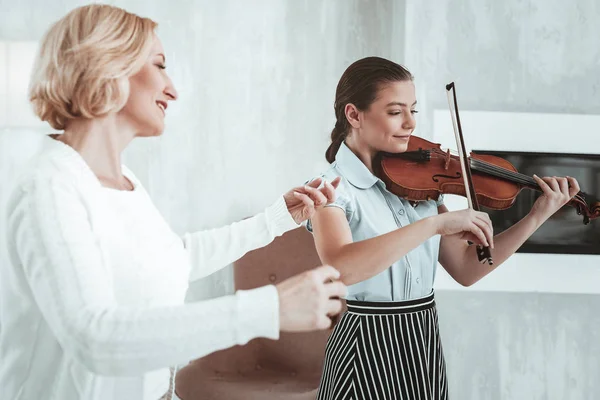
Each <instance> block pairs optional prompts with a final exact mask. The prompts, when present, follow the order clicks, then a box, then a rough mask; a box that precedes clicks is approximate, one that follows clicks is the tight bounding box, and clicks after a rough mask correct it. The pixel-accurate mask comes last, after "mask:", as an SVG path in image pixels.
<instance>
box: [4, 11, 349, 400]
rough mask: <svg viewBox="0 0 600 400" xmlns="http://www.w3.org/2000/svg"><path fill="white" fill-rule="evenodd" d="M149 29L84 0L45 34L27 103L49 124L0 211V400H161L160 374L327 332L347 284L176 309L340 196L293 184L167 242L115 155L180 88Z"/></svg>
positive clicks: (158, 122)
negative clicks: (196, 286)
mask: <svg viewBox="0 0 600 400" xmlns="http://www.w3.org/2000/svg"><path fill="white" fill-rule="evenodd" d="M155 26H156V23H155V22H153V21H151V20H149V19H147V18H141V17H139V16H137V15H134V14H131V13H128V12H126V11H124V10H122V9H119V8H116V7H112V6H106V5H90V6H86V7H81V8H78V9H75V10H74V11H72V12H70V13H69V14H68V15H66V16H65V17H63V18H62V19H61V20H59V21H58V22H56V23H55V24H54V25H53V26H52V27H51V28H50V30H49V32H48V33H47V34H46V36H45V38H44V39H43V41H42V44H41V50H40V53H39V55H38V58H37V61H36V65H35V67H34V71H35V72H34V76H33V78H32V82H31V88H30V98H31V101H32V103H33V106H34V109H35V112H36V113H37V115H38V116H39V117H40V119H42V120H43V121H47V122H48V123H49V124H50V125H51V126H52V127H53V128H54V129H57V130H62V131H64V133H63V134H60V135H49V136H48V137H47V139H46V142H47V143H46V148H45V150H44V151H43V152H42V154H40V156H39V157H38V158H37V159H36V161H35V162H34V164H33V165H32V167H31V168H30V169H29V170H28V171H27V172H26V173H25V174H24V175H23V177H22V178H21V179H20V180H19V183H18V185H17V187H16V188H15V190H14V192H13V195H12V197H11V200H10V202H9V205H8V225H9V227H8V229H9V230H8V233H9V234H8V240H9V243H8V249H9V252H10V259H11V265H9V266H2V269H1V271H2V277H1V279H0V282H1V285H2V287H1V288H0V296H2V301H1V302H0V303H1V304H2V305H3V307H4V309H2V310H1V312H0V318H1V319H2V321H1V325H2V336H0V359H1V360H2V362H1V363H0V388H1V389H0V391H1V394H2V396H0V397H2V398H4V399H12V400H16V399H61V400H63V399H86V400H93V399H128V400H132V399H142V398H144V399H146V398H148V399H157V398H159V397H161V396H162V395H163V394H164V393H165V392H166V391H167V389H168V388H169V381H170V378H171V379H172V376H170V374H169V366H173V365H176V364H178V363H184V362H187V361H188V360H190V359H193V358H198V357H201V356H204V355H206V354H208V353H211V352H214V351H216V350H220V349H223V348H226V347H230V346H233V345H237V344H244V343H246V342H248V341H249V340H251V339H253V338H257V337H265V338H271V339H277V338H278V335H279V332H280V331H303V330H313V329H325V328H327V327H329V325H330V319H329V318H328V317H329V316H332V315H335V314H337V313H338V312H339V311H340V309H341V303H340V301H339V300H336V299H335V298H337V297H341V296H344V295H345V286H344V285H343V284H342V283H340V282H336V280H337V278H338V276H339V274H338V272H337V271H336V270H335V269H333V268H332V267H328V266H324V267H320V268H318V269H315V270H312V271H309V272H308V273H305V274H302V275H301V276H297V277H294V278H291V279H289V280H288V281H285V282H282V283H281V284H279V285H277V286H273V285H269V286H265V287H261V288H258V289H254V290H248V291H238V292H237V293H236V294H235V295H232V296H226V297H222V298H217V299H213V300H209V301H204V302H198V303H194V304H185V305H184V304H183V302H184V295H185V292H186V290H187V288H188V282H189V281H190V280H194V279H198V278H201V277H203V276H206V275H209V274H211V273H213V272H215V271H217V270H218V269H220V268H222V267H224V266H226V265H228V264H230V263H231V262H232V261H234V260H236V259H238V258H240V257H241V256H242V255H243V254H245V253H246V252H247V251H249V250H252V249H255V248H258V247H261V246H264V245H266V244H268V243H269V242H271V241H272V240H273V239H274V237H276V236H279V235H281V234H283V233H284V232H286V231H288V230H290V229H294V228H296V227H298V226H299V224H300V223H301V222H302V221H304V220H305V219H306V218H308V217H310V216H311V215H312V214H313V212H314V210H315V207H317V208H318V207H322V206H323V205H325V204H327V203H329V202H331V201H333V197H334V190H335V186H337V183H338V182H339V180H335V181H332V182H331V183H327V182H325V183H323V184H322V185H321V182H317V183H315V184H314V185H312V186H304V187H299V188H295V189H292V190H291V191H289V192H288V193H286V194H285V195H283V196H281V197H280V198H279V199H277V201H276V202H274V204H273V205H271V206H270V207H268V208H267V209H266V210H265V211H264V212H263V213H261V214H258V215H256V216H255V217H253V218H250V219H247V220H244V221H242V222H239V223H236V224H233V225H230V226H227V227H224V228H220V229H215V230H210V231H206V232H197V233H191V234H186V235H185V236H184V237H183V238H181V237H179V236H177V235H176V234H175V233H173V231H172V230H171V229H170V228H169V226H168V225H167V224H166V222H165V221H164V219H163V218H162V216H161V215H160V213H159V212H158V211H157V209H156V208H155V206H154V205H153V203H152V201H151V199H150V198H149V196H148V194H147V193H146V191H145V190H144V187H143V186H142V184H141V183H140V181H139V180H138V179H137V178H136V177H135V175H134V174H133V173H132V172H131V171H130V170H129V169H127V168H126V167H124V166H122V165H121V153H122V151H123V150H124V149H125V147H126V146H127V145H128V144H129V143H130V142H131V141H132V140H133V139H134V138H136V137H150V136H156V135H160V134H161V133H162V132H163V128H164V118H165V111H166V109H167V107H168V104H169V102H170V101H174V100H176V99H177V92H176V90H175V88H174V87H173V84H172V82H171V80H170V79H169V77H168V76H167V74H166V72H165V56H164V51H163V48H162V45H161V42H160V40H159V39H158V38H157V36H156V35H155V33H154V29H155Z"/></svg>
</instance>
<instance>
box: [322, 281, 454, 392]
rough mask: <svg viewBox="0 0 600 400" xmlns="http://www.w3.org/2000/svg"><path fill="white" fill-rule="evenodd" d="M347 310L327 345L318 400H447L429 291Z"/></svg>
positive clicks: (352, 303)
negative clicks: (405, 298)
mask: <svg viewBox="0 0 600 400" xmlns="http://www.w3.org/2000/svg"><path fill="white" fill-rule="evenodd" d="M347 306H348V311H347V312H346V313H344V315H343V316H342V318H341V319H340V321H339V323H338V324H337V325H336V327H335V328H334V330H333V332H332V334H331V336H330V337H329V340H328V342H327V347H326V349H325V364H324V367H323V374H322V376H321V383H320V385H319V391H318V393H317V400H343V399H353V400H388V399H398V400H400V399H403V400H408V399H410V400H446V399H448V382H447V379H446V363H445V360H444V354H443V351H442V343H441V340H440V335H439V329H438V316H437V311H436V308H435V300H434V295H433V292H432V293H431V294H430V295H429V296H427V297H424V298H422V299H416V300H408V301H402V302H392V303H380V302H361V301H351V300H348V301H347Z"/></svg>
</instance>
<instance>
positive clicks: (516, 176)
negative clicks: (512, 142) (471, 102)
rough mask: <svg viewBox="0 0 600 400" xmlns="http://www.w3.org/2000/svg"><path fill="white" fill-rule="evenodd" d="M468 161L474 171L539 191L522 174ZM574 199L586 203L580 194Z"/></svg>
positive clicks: (527, 177)
mask: <svg viewBox="0 0 600 400" xmlns="http://www.w3.org/2000/svg"><path fill="white" fill-rule="evenodd" d="M434 153H435V154H437V155H443V156H446V153H445V152H443V151H441V150H438V149H434ZM470 160H471V166H472V167H473V168H474V169H475V170H476V171H481V172H485V173H487V174H489V175H492V176H497V177H499V178H505V179H507V180H510V181H513V182H516V183H521V184H524V185H529V186H533V187H534V188H535V189H537V190H541V188H540V186H539V185H538V183H537V182H536V181H535V179H533V178H531V177H529V176H527V175H524V174H521V173H518V172H514V171H511V170H509V169H506V168H502V167H499V166H497V165H494V164H490V163H488V162H486V161H483V160H477V159H474V158H470ZM574 197H575V198H576V199H577V200H579V201H582V202H583V203H586V201H585V199H584V197H583V196H582V193H581V192H580V193H577V194H576V195H575V196H574Z"/></svg>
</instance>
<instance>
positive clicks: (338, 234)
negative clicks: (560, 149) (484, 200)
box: [307, 57, 579, 400]
mask: <svg viewBox="0 0 600 400" xmlns="http://www.w3.org/2000/svg"><path fill="white" fill-rule="evenodd" d="M416 104H417V101H416V98H415V87H414V84H413V77H412V75H411V74H410V72H409V71H407V70H406V69H405V68H403V67H402V66H400V65H398V64H396V63H393V62H391V61H388V60H385V59H382V58H378V57H368V58H364V59H362V60H359V61H357V62H355V63H354V64H352V65H350V66H349V67H348V69H347V70H346V71H345V72H344V74H343V75H342V77H341V79H340V81H339V83H338V86H337V90H336V98H335V104H334V108H335V116H336V119H337V121H336V124H335V127H334V129H333V131H332V133H331V140H332V143H331V145H330V146H329V148H328V149H327V153H326V158H327V161H329V162H330V163H331V167H330V168H329V169H328V170H327V171H326V172H325V173H324V174H323V176H324V177H326V178H328V179H331V178H333V177H337V176H340V177H342V182H341V184H340V186H339V188H338V191H337V199H336V201H335V202H334V203H332V204H329V205H328V206H326V207H324V208H321V209H320V210H318V211H317V212H316V213H315V214H314V216H313V217H312V218H311V220H310V221H309V222H308V224H307V227H308V229H309V230H311V231H312V232H313V233H314V239H315V243H316V248H317V251H318V253H319V256H320V257H321V260H322V261H323V262H324V263H328V264H331V265H333V266H335V267H336V268H337V269H338V270H339V271H340V273H341V279H342V281H343V282H344V283H345V284H347V285H349V287H348V295H347V297H346V300H347V308H348V311H347V312H346V313H344V314H343V316H342V318H341V319H340V321H339V323H338V324H337V325H336V327H335V329H334V330H333V332H332V334H331V336H330V338H329V341H328V344H327V348H326V352H325V364H324V369H323V375H322V378H321V383H320V387H319V391H318V399H319V400H326V399H332V400H333V399H336V400H339V399H381V400H383V399H421V400H425V399H447V398H448V382H447V378H446V365H445V361H444V354H443V350H442V344H441V341H440V335H439V329H438V318H437V312H436V307H435V300H434V293H433V282H434V278H435V269H436V264H437V262H438V261H439V262H440V264H441V265H442V266H443V267H444V268H445V269H446V271H448V273H449V274H450V275H451V276H452V278H453V279H455V280H456V281H457V282H459V283H460V284H462V285H465V286H469V285H472V284H473V283H475V282H477V281H478V280H479V279H481V278H483V277H484V276H485V275H487V274H488V273H490V272H491V271H492V270H493V269H494V268H497V267H498V266H499V265H500V264H502V262H503V261H504V260H506V259H507V258H508V257H509V256H511V255H512V254H513V253H514V252H515V251H516V250H517V249H518V248H519V246H521V245H522V244H523V242H524V241H525V240H526V239H527V238H528V237H529V236H531V234H533V233H534V232H535V230H536V229H537V228H538V227H539V226H540V225H541V224H542V223H543V222H544V221H546V220H547V219H548V218H549V217H550V216H551V215H552V214H554V213H555V212H556V211H557V210H558V209H559V208H560V207H562V206H563V205H564V204H566V203H567V202H568V201H569V200H570V199H571V198H572V197H573V196H574V195H575V194H576V193H577V192H578V191H579V186H578V184H577V182H576V180H575V179H573V178H556V177H552V178H543V179H540V178H538V177H535V176H534V177H535V179H536V181H537V182H538V184H539V185H540V186H541V188H542V189H543V195H542V196H541V197H540V198H539V199H538V200H537V202H536V203H535V205H534V207H533V209H532V210H531V211H530V213H529V214H528V215H527V216H526V217H525V218H523V219H522V220H521V221H519V222H518V223H516V224H515V225H514V226H512V227H511V228H510V229H508V230H506V231H505V232H503V233H502V234H499V235H497V236H496V237H494V236H493V231H492V224H491V222H490V219H489V217H488V215H487V214H485V213H483V212H476V211H473V210H461V211H453V212H448V210H447V208H446V207H445V206H444V204H443V201H442V199H439V200H438V201H434V200H430V201H423V202H419V203H418V204H417V205H415V206H413V205H411V203H409V202H408V201H406V200H405V199H402V198H399V197H398V196H396V195H394V194H392V193H390V192H389V191H388V190H386V187H385V184H384V183H383V182H382V181H381V180H380V179H378V178H377V177H376V176H375V174H374V171H376V168H377V166H376V162H375V160H376V156H377V155H378V153H379V152H382V151H384V152H390V153H401V152H404V151H406V149H407V145H408V142H409V141H410V136H411V134H412V133H413V131H414V129H415V125H416V123H415V118H414V114H415V113H416V112H417V111H416V110H415V106H416ZM468 241H471V242H474V243H475V244H480V245H484V246H488V245H489V246H490V247H491V248H492V254H493V257H494V262H495V265H493V266H488V265H481V264H480V263H479V262H478V260H477V256H476V253H475V246H470V245H469V244H468Z"/></svg>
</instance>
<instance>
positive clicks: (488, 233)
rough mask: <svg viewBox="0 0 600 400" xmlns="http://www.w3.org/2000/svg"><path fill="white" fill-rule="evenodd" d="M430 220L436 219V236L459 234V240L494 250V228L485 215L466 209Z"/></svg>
mask: <svg viewBox="0 0 600 400" xmlns="http://www.w3.org/2000/svg"><path fill="white" fill-rule="evenodd" d="M432 218H435V219H436V224H437V225H436V233H437V234H438V235H442V236H444V235H455V234H460V237H461V239H464V240H468V241H470V242H473V243H475V244H478V245H480V246H484V247H491V248H494V227H493V226H492V221H491V220H490V217H489V215H488V214H487V213H484V212H481V211H474V210H472V209H466V210H459V211H449V212H445V213H443V214H439V215H436V216H435V217H432Z"/></svg>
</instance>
